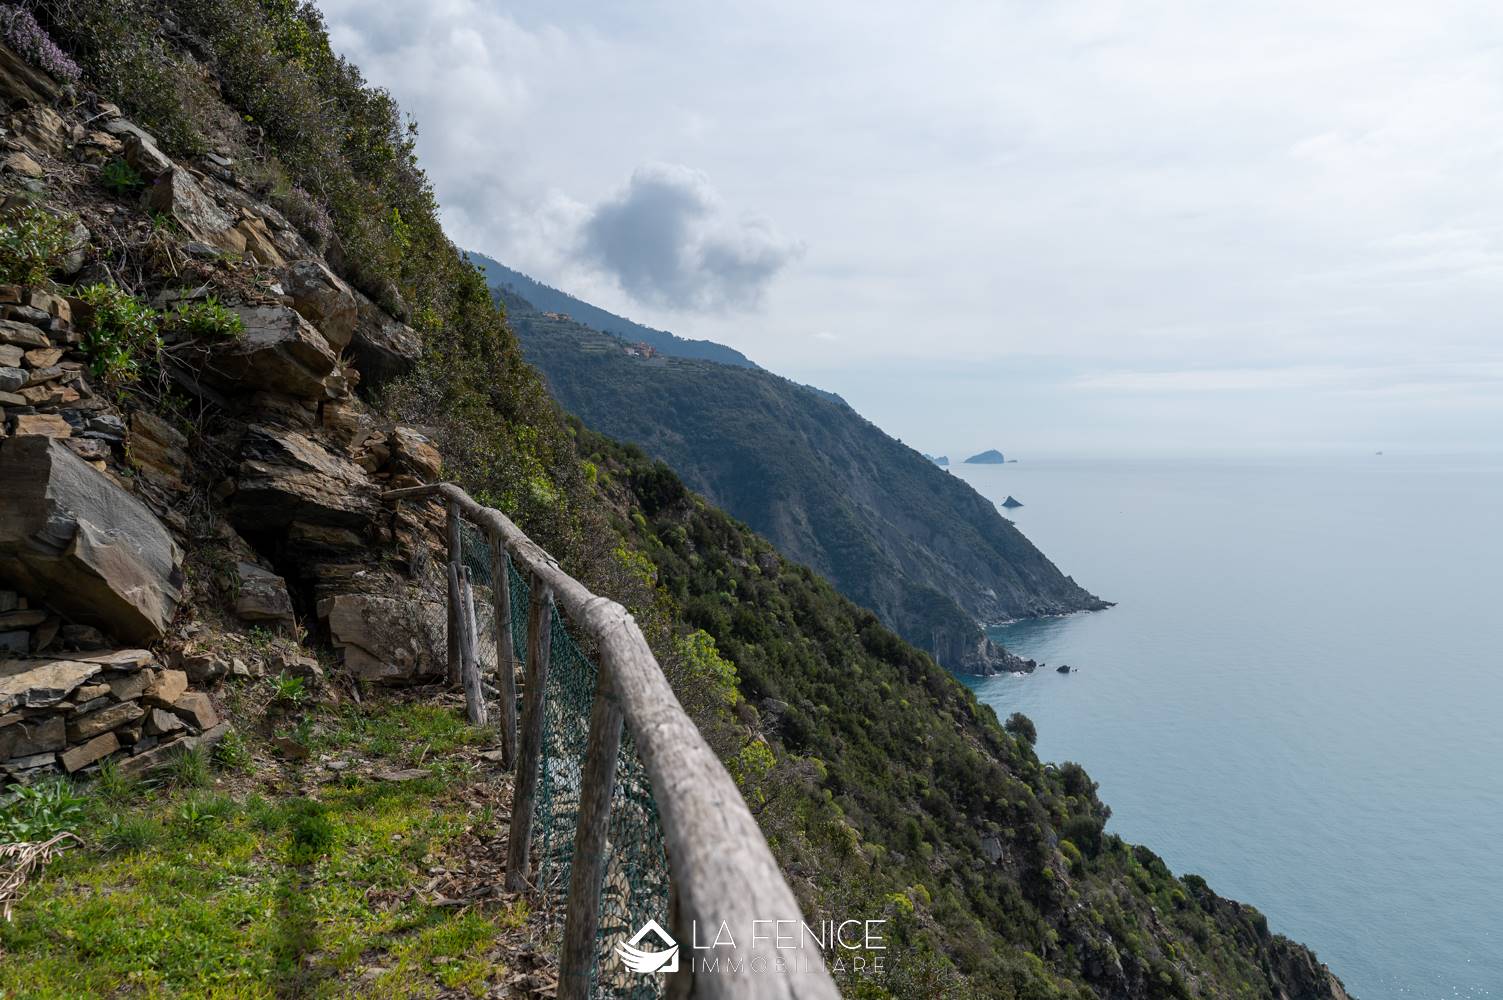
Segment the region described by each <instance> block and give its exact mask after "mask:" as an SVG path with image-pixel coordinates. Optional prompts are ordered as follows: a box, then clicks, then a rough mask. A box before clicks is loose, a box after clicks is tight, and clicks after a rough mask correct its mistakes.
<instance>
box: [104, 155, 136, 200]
mask: <svg viewBox="0 0 1503 1000" xmlns="http://www.w3.org/2000/svg"><path fill="white" fill-rule="evenodd" d="M99 183H100V184H103V185H104V187H105V189H106V190H107V191H109V192H111V193H112V194H117V195H121V196H129V195H133V194H135V193H136V192H138V191H140V190H141V189H142V188H143V187H145V186H146V179H145V178H144V177H142V176H141V175H140V174H139V173H137V172H136V168H135V167H133V166H131V165H130V164H129V163H126V162H125V161H124V160H122V159H118V158H117V159H113V160H111V161H110V162H108V163H106V164H105V165H104V166H103V167H101V168H100V169H99Z"/></svg>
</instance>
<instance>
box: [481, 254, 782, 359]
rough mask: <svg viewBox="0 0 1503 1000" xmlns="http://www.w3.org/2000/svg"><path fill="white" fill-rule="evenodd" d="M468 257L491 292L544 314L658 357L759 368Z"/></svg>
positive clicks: (719, 347) (708, 344)
mask: <svg viewBox="0 0 1503 1000" xmlns="http://www.w3.org/2000/svg"><path fill="white" fill-rule="evenodd" d="M468 256H469V258H470V260H471V261H473V262H474V263H475V264H477V265H479V267H480V270H481V272H482V273H483V274H484V275H485V280H486V281H487V282H489V283H490V285H491V287H492V288H499V289H505V290H506V291H508V292H510V293H511V294H512V295H515V296H517V297H518V298H521V299H525V300H526V301H527V302H530V303H531V304H532V305H533V306H534V307H536V308H537V309H538V310H539V311H541V312H552V313H559V314H561V315H565V316H568V317H569V318H571V319H573V320H575V321H577V322H579V323H582V324H584V325H585V326H588V327H590V328H591V329H594V330H602V331H604V332H606V333H609V334H613V335H614V336H617V337H620V338H621V339H622V340H626V341H629V342H631V343H633V344H646V345H647V346H648V347H651V348H652V349H653V350H655V351H657V352H658V353H659V354H666V355H668V356H669V357H674V358H701V359H703V360H705V361H718V362H719V363H720V364H723V365H736V366H738V367H742V368H755V367H757V366H756V365H755V364H753V363H752V360H751V359H750V358H748V357H747V356H746V355H744V354H742V353H741V352H740V351H738V350H736V349H735V348H732V347H726V346H725V345H724V344H717V343H715V342H714V341H712V340H690V339H688V338H686V337H680V336H677V335H675V334H672V333H669V332H668V331H666V330H655V329H653V328H652V327H650V326H643V325H642V324H641V323H635V322H633V321H631V320H629V319H627V318H626V317H624V316H617V315H616V314H615V313H612V312H607V311H606V310H604V309H601V308H600V307H599V306H593V305H591V304H590V303H588V302H585V301H584V300H583V299H577V298H575V297H574V296H572V295H570V294H568V293H567V292H561V291H559V290H558V289H557V288H553V287H551V286H549V285H545V284H543V283H542V282H541V281H537V280H535V279H533V278H529V277H528V276H527V275H525V274H523V273H522V272H521V271H514V270H512V269H511V268H509V267H507V266H506V265H505V264H502V263H500V262H499V261H495V260H492V259H491V258H489V257H487V256H486V255H485V254H482V253H475V252H473V251H472V252H471V253H470V254H469V255H468Z"/></svg>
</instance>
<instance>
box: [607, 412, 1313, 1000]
mask: <svg viewBox="0 0 1503 1000" xmlns="http://www.w3.org/2000/svg"><path fill="white" fill-rule="evenodd" d="M579 439H580V443H581V449H582V450H583V451H584V452H586V453H587V454H589V456H590V461H591V462H592V463H594V465H595V466H596V467H597V468H598V470H599V478H600V481H601V482H602V483H604V484H605V487H606V490H607V492H608V494H609V495H611V496H612V498H613V499H614V501H615V503H616V506H617V522H616V523H617V528H618V530H620V531H622V532H623V533H626V534H628V535H630V536H631V537H632V538H633V539H634V541H635V542H636V544H637V545H638V546H639V547H640V549H641V552H642V553H643V555H645V557H646V558H647V559H648V560H650V564H651V572H652V573H653V575H654V578H655V581H656V584H657V587H658V589H659V593H660V598H661V600H662V601H664V602H666V603H668V604H669V605H671V606H672V608H673V609H674V610H675V613H676V614H677V615H678V616H679V617H680V618H681V620H682V621H683V623H684V626H685V627H688V628H694V629H699V630H702V631H703V632H704V633H705V634H706V636H707V637H708V641H710V642H712V643H713V648H714V649H715V650H716V655H717V657H718V658H719V659H720V660H721V662H722V663H723V666H721V667H720V669H719V673H720V674H721V675H722V676H724V675H725V674H726V673H727V672H731V671H733V672H734V673H733V676H734V678H735V681H734V683H735V688H734V693H733V694H732V695H729V696H726V697H723V698H721V699H719V700H718V704H719V706H720V707H719V708H718V710H717V709H715V708H714V707H713V705H711V706H709V709H708V710H707V708H706V705H705V702H704V699H703V697H702V696H700V701H699V702H698V703H697V706H698V707H697V708H695V712H696V714H697V715H699V716H700V724H701V727H702V728H703V729H705V730H706V731H707V732H708V733H711V734H714V739H715V741H716V742H717V744H718V745H719V746H720V747H721V748H722V753H724V754H725V755H726V757H727V759H728V763H729V765H730V767H731V769H732V772H733V773H734V774H735V775H736V776H737V778H738V780H739V781H740V783H741V786H742V789H743V792H744V794H745V795H746V798H747V801H748V802H749V803H750V804H751V805H752V807H753V810H754V811H755V813H756V814H757V817H758V819H759V821H760V822H761V824H762V826H763V829H764V831H765V832H766V834H767V836H768V840H769V842H770V843H771V844H772V846H773V849H774V851H775V852H776V853H777V855H778V858H779V860H780V862H781V863H782V864H783V866H784V868H785V870H786V871H787V872H788V873H789V875H790V877H791V878H792V879H793V881H794V885H795V889H796V891H798V892H799V893H800V894H801V895H802V897H803V900H804V903H805V905H806V906H807V907H808V908H809V909H810V910H812V911H814V912H817V913H823V914H853V913H854V914H861V915H865V916H869V917H876V916H879V915H880V916H885V917H886V918H887V919H889V920H890V921H892V924H891V925H890V926H891V927H892V928H893V935H892V939H893V940H892V944H893V947H892V950H891V951H890V952H889V956H890V958H891V962H890V963H889V974H888V976H887V978H885V979H883V980H881V981H877V982H866V983H848V984H847V986H848V988H850V989H851V990H853V991H857V992H862V993H863V995H870V996H884V995H896V996H935V995H942V994H943V995H956V996H969V995H981V996H989V997H1029V998H1035V997H1036V998H1045V997H1077V996H1078V997H1089V996H1109V997H1134V998H1136V997H1195V996H1199V997H1218V998H1222V997H1247V998H1253V997H1259V998H1272V997H1278V996H1280V995H1281V991H1288V993H1289V995H1293V996H1311V997H1322V996H1328V995H1330V990H1329V987H1328V986H1327V985H1326V980H1325V973H1324V972H1323V971H1321V970H1319V968H1318V967H1317V966H1316V965H1315V963H1314V961H1313V958H1312V957H1311V956H1309V954H1308V952H1306V951H1305V950H1304V949H1302V948H1300V947H1299V946H1298V945H1294V944H1292V943H1290V942H1288V941H1287V940H1285V939H1283V938H1280V937H1277V936H1274V935H1271V934H1270V933H1269V931H1268V927H1267V923H1266V921H1265V920H1264V918H1263V917H1262V916H1261V915H1260V914H1259V913H1258V912H1257V911H1256V910H1254V909H1252V908H1251V907H1245V906H1240V905H1238V904H1236V903H1232V902H1229V901H1227V900H1224V899H1221V898H1220V897H1218V896H1216V895H1215V894H1214V893H1212V892H1211V891H1210V890H1209V889H1208V888H1207V887H1206V885H1205V883H1204V881H1202V880H1200V879H1198V878H1196V877H1194V876H1187V877H1185V878H1183V879H1177V878H1175V877H1174V876H1173V875H1172V874H1171V873H1170V872H1169V870H1168V869H1167V868H1166V867H1165V865H1164V864H1163V862H1162V861H1160V860H1159V859H1158V858H1157V857H1156V856H1155V855H1154V854H1153V853H1152V852H1151V851H1149V850H1148V849H1147V848H1144V847H1136V846H1133V845H1130V844H1127V843H1125V842H1124V841H1122V840H1121V839H1120V838H1119V837H1117V836H1115V835H1112V834H1108V833H1106V832H1104V829H1103V828H1104V826H1105V823H1106V820H1107V817H1108V815H1109V810H1108V809H1107V808H1106V807H1105V806H1104V805H1103V804H1102V803H1101V801H1100V800H1099V799H1098V798H1097V796H1096V785H1095V783H1094V782H1092V781H1091V780H1090V778H1089V777H1088V776H1087V775H1086V773H1085V771H1084V770H1083V769H1081V768H1080V767H1079V766H1078V765H1076V764H1063V765H1060V766H1055V765H1052V764H1045V763H1043V762H1041V761H1039V760H1038V758H1037V757H1036V756H1035V754H1034V752H1033V748H1032V745H1031V741H1030V740H1028V739H1027V738H1026V737H1027V736H1028V735H1030V733H1031V730H1032V724H1031V723H1029V722H1027V720H1026V719H1021V718H1020V719H1018V720H1014V721H1013V722H1012V723H1011V727H1010V728H1011V729H1012V731H1013V732H1017V733H1020V734H1021V736H1014V735H1012V734H1011V733H1010V732H1009V731H1008V730H1006V729H1004V728H1003V726H1001V725H1000V724H999V723H998V721H997V718H996V716H995V715H994V713H993V712H992V710H991V709H990V708H988V707H985V706H982V705H980V704H979V703H978V702H977V701H976V699H975V697H974V696H973V695H972V694H971V693H970V692H969V691H968V690H967V689H966V688H965V687H964V686H962V685H961V684H959V683H958V682H957V681H956V680H955V679H954V678H953V677H952V676H950V674H949V673H948V672H947V671H945V670H944V669H942V668H941V667H939V666H938V665H936V664H935V662H934V661H933V660H932V659H931V658H930V657H929V656H927V655H925V654H924V653H921V652H920V651H918V650H916V649H914V648H913V647H912V646H910V645H908V644H907V643H905V642H904V641H903V640H901V639H899V638H898V637H897V636H896V635H894V634H893V633H892V632H890V631H889V630H888V629H886V628H884V627H883V626H882V625H881V624H880V623H879V622H878V621H877V618H876V616H875V615H873V614H872V613H871V612H869V611H866V610H864V609H861V608H859V607H857V606H855V605H854V604H853V603H852V602H850V601H849V600H847V599H845V598H844V597H842V596H840V595H839V594H838V593H836V591H835V590H834V588H833V587H831V586H830V585H829V584H828V583H826V582H825V581H824V580H822V579H821V578H820V577H819V576H818V575H816V574H815V573H813V572H812V571H811V570H809V569H808V568H807V567H802V566H797V565H794V564H793V563H791V562H789V561H787V560H785V559H783V558H782V557H781V556H779V555H778V554H777V553H776V552H775V551H774V550H773V548H772V547H771V546H770V545H769V544H768V543H767V542H765V541H764V540H762V539H761V538H759V537H758V536H757V535H755V534H753V533H752V532H751V531H750V530H749V529H748V528H747V527H746V526H745V525H742V524H740V523H738V522H737V521H735V520H733V519H732V518H730V517H728V516H727V515H726V514H724V513H723V512H721V511H719V510H716V509H715V508H713V507H711V506H710V505H709V504H707V503H705V501H704V500H702V499H701V498H699V497H697V496H695V495H694V494H692V493H690V492H689V491H688V490H687V489H685V487H684V486H683V485H682V484H681V483H680V482H679V480H678V479H677V478H676V477H675V476H674V474H673V473H672V472H671V471H669V470H668V469H667V467H666V466H664V465H663V464H661V463H656V462H653V461H651V460H650V459H648V458H647V457H646V456H645V455H644V454H643V453H642V452H641V451H640V450H638V449H636V448H634V447H631V446H623V445H617V444H614V443H612V442H611V441H609V440H608V439H606V438H604V437H601V436H599V435H595V434H592V433H590V432H589V431H586V430H584V429H582V428H581V429H580V430H579ZM639 558H640V557H639ZM704 644H706V643H705V642H704V641H702V645H704ZM703 686H704V685H703V682H702V681H701V682H700V683H699V684H697V685H696V687H697V688H702V687H703ZM680 689H681V690H683V687H682V686H681V687H680Z"/></svg>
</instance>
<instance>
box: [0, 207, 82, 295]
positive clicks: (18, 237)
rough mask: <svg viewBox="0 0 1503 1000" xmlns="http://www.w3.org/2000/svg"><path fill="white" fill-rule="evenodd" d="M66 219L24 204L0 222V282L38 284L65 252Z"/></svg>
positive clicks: (68, 229) (69, 227)
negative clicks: (23, 206)
mask: <svg viewBox="0 0 1503 1000" xmlns="http://www.w3.org/2000/svg"><path fill="white" fill-rule="evenodd" d="M72 229H73V223H72V220H71V219H70V218H66V217H60V216H56V215H53V214H51V213H50V212H48V211H46V210H45V209H43V208H41V207H39V206H37V205H27V206H26V207H25V208H22V209H21V210H20V211H19V212H17V213H15V215H13V216H12V217H11V218H9V219H6V220H5V221H4V222H0V283H4V284H11V285H39V284H41V283H42V282H44V281H46V280H47V279H48V278H49V277H51V276H52V272H53V271H54V270H56V269H57V266H58V264H59V263H60V262H61V261H62V259H63V255H64V254H65V253H67V252H68V243H69V240H70V238H71V237H70V234H71V231H72Z"/></svg>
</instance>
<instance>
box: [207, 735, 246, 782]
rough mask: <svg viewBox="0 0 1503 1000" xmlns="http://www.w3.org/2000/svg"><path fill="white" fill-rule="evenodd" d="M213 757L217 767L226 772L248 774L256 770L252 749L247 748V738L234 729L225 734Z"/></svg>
mask: <svg viewBox="0 0 1503 1000" xmlns="http://www.w3.org/2000/svg"><path fill="white" fill-rule="evenodd" d="M211 757H212V758H213V761H214V763H215V765H217V766H218V767H220V768H222V769H224V770H226V771H241V772H247V773H248V772H250V771H252V770H254V769H255V761H254V760H253V759H252V758H251V752H250V747H248V746H246V743H245V737H243V736H241V735H240V734H239V733H238V732H237V731H235V730H233V729H231V730H230V731H229V732H227V733H225V734H224V737H223V738H222V739H220V741H219V743H218V744H216V745H215V747H214V751H213V753H212V754H211Z"/></svg>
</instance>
